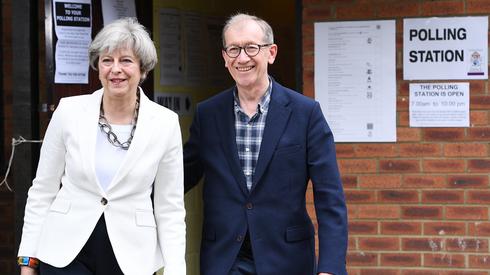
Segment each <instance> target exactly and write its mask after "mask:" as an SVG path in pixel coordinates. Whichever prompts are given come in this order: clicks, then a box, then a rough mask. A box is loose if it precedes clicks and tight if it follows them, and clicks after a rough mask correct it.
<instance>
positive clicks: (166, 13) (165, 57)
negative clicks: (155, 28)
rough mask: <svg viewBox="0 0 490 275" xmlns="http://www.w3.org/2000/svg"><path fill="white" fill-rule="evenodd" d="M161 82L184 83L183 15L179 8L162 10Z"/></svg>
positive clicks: (168, 83)
mask: <svg viewBox="0 0 490 275" xmlns="http://www.w3.org/2000/svg"><path fill="white" fill-rule="evenodd" d="M159 16H160V18H159V19H160V25H159V27H160V33H159V39H160V58H159V59H160V60H159V61H160V84H161V85H184V83H185V81H184V80H185V72H184V64H183V60H182V59H183V58H182V43H181V40H182V34H181V30H182V15H181V13H180V12H179V11H178V10H174V9H161V10H160V14H159Z"/></svg>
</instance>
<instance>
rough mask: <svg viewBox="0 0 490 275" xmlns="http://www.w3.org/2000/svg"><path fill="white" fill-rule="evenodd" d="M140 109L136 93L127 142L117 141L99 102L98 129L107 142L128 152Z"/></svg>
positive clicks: (138, 94)
mask: <svg viewBox="0 0 490 275" xmlns="http://www.w3.org/2000/svg"><path fill="white" fill-rule="evenodd" d="M139 109H140V92H139V91H138V92H137V93H136V104H135V106H134V117H133V121H132V124H133V128H132V129H131V134H130V135H129V138H128V140H126V141H125V142H121V141H119V139H118V138H117V135H116V134H115V133H114V132H113V131H112V127H111V125H110V124H109V122H108V121H107V119H106V118H105V116H104V108H103V101H101V102H100V114H99V127H100V130H101V131H102V132H104V133H105V134H106V135H107V140H109V142H110V143H111V144H112V145H114V146H116V147H118V148H121V149H123V150H128V149H129V146H130V145H131V141H132V140H133V136H134V131H135V130H136V123H137V122H138V113H139Z"/></svg>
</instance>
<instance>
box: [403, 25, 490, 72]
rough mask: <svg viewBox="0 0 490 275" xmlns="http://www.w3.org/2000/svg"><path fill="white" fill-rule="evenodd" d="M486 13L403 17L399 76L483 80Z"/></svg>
mask: <svg viewBox="0 0 490 275" xmlns="http://www.w3.org/2000/svg"><path fill="white" fill-rule="evenodd" d="M487 78H488V16H475V17H434V18H407V19H404V20H403V79H405V80H418V79H420V80H427V79H487Z"/></svg>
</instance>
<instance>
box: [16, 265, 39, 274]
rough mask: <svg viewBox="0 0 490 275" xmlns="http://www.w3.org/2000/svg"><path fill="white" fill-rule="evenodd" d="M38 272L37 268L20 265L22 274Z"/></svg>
mask: <svg viewBox="0 0 490 275" xmlns="http://www.w3.org/2000/svg"><path fill="white" fill-rule="evenodd" d="M37 274H38V272H37V269H34V268H32V267H28V266H21V267H20V275H37Z"/></svg>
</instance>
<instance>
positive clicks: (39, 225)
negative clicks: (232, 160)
mask: <svg viewBox="0 0 490 275" xmlns="http://www.w3.org/2000/svg"><path fill="white" fill-rule="evenodd" d="M89 51H90V64H91V66H92V67H93V68H94V69H96V70H98V72H99V79H100V82H101V84H102V89H100V90H98V91H96V92H94V93H92V94H89V95H81V96H74V97H68V98H64V99H62V100H61V101H60V103H59V105H58V108H57V109H56V111H55V112H54V114H53V117H52V119H51V122H50V124H49V126H48V129H47V131H46V134H45V137H44V141H43V145H42V148H41V156H40V160H39V164H38V169H37V173H36V177H35V179H34V180H33V184H32V187H31V188H30V190H29V193H28V199H27V204H26V210H25V217H24V227H23V231H22V240H21V244H20V248H19V252H18V256H19V258H18V262H19V264H20V265H21V274H22V275H26V274H38V272H40V273H41V274H42V275H50V274H69V275H78V274H84V275H85V274H86V275H94V274H97V275H99V274H100V275H102V274H103V275H112V274H128V275H146V274H152V273H153V272H155V271H156V270H158V269H159V268H161V267H162V266H164V268H165V275H185V273H186V269H185V232H186V228H185V221H184V219H185V209H184V201H183V193H184V192H183V165H182V141H181V133H180V127H179V122H178V117H177V115H176V114H175V113H173V112H172V111H170V110H168V109H166V108H164V107H162V106H160V105H158V104H156V103H154V102H152V101H151V100H149V99H148V97H146V96H145V94H144V92H143V90H142V89H141V88H140V87H139V86H138V85H139V84H140V83H141V81H143V80H144V79H145V77H146V75H147V73H148V72H149V71H151V70H152V69H153V67H154V66H155V64H156V62H157V55H156V50H155V46H154V45H153V41H152V40H151V39H150V37H149V35H148V33H147V32H146V30H145V29H144V27H143V26H142V25H140V24H139V23H138V22H137V21H136V19H134V18H124V19H120V20H117V21H115V22H113V23H111V24H109V25H107V26H105V27H104V28H103V29H102V30H101V31H100V32H99V33H98V34H97V36H96V37H95V39H94V40H93V41H92V43H91V45H90V49H89ZM152 193H153V200H152V199H151V194H152ZM38 265H39V269H38V268H36V267H37V266H38Z"/></svg>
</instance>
